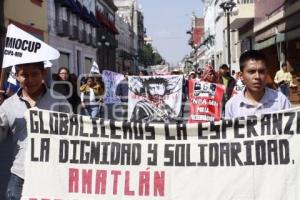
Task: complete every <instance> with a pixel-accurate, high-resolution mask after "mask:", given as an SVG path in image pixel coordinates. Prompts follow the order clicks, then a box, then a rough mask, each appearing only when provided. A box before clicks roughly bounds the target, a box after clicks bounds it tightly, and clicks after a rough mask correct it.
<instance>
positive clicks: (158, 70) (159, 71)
mask: <svg viewBox="0 0 300 200" xmlns="http://www.w3.org/2000/svg"><path fill="white" fill-rule="evenodd" d="M149 68H150V69H151V72H152V74H153V75H168V74H170V72H169V67H168V65H152V66H149Z"/></svg>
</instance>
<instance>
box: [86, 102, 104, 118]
mask: <svg viewBox="0 0 300 200" xmlns="http://www.w3.org/2000/svg"><path fill="white" fill-rule="evenodd" d="M99 112H100V108H99V105H87V106H86V107H85V108H84V114H85V115H88V116H91V117H93V118H94V117H99Z"/></svg>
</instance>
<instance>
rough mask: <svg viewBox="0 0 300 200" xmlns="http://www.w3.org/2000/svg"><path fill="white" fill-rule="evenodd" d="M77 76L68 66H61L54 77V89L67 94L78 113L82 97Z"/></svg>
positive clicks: (74, 110)
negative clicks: (79, 93) (78, 88)
mask: <svg viewBox="0 0 300 200" xmlns="http://www.w3.org/2000/svg"><path fill="white" fill-rule="evenodd" d="M76 81H77V80H76V76H75V75H73V76H72V74H70V71H69V69H68V68H66V67H60V68H59V69H58V72H57V74H56V77H55V78H54V83H53V84H54V85H53V89H54V90H55V91H57V92H59V93H61V94H63V95H64V96H66V98H67V100H68V101H69V103H70V104H71V105H72V109H73V112H74V113H78V105H79V103H80V98H79V96H78V94H77V84H76Z"/></svg>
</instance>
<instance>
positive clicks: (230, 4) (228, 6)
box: [220, 0, 237, 72]
mask: <svg viewBox="0 0 300 200" xmlns="http://www.w3.org/2000/svg"><path fill="white" fill-rule="evenodd" d="M235 7H236V3H235V2H234V1H233V0H223V2H222V3H221V4H220V8H222V10H221V11H222V12H224V14H225V15H226V17H227V51H228V53H227V56H228V65H229V71H230V72H231V52H230V15H231V14H236V12H237V9H234V8H235Z"/></svg>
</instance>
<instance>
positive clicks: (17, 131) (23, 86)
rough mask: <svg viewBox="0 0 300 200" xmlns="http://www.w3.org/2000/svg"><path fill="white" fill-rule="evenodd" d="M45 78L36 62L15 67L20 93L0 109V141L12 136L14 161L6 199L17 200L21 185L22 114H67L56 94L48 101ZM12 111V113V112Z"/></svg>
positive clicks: (49, 96) (23, 130)
mask: <svg viewBox="0 0 300 200" xmlns="http://www.w3.org/2000/svg"><path fill="white" fill-rule="evenodd" d="M45 76H46V73H45V69H44V63H43V62H36V63H29V64H20V65H17V66H16V78H17V80H18V82H19V83H20V89H19V90H18V92H17V93H16V94H14V95H13V96H11V97H10V98H8V99H7V100H5V101H4V103H3V104H2V105H1V106H0V133H1V134H0V141H1V140H4V139H5V138H6V137H7V135H8V134H12V135H13V141H14V144H15V145H16V146H15V148H14V161H13V166H12V168H11V177H10V180H9V183H8V188H7V199H20V198H21V192H22V185H23V183H24V156H25V146H26V142H27V140H26V138H27V130H26V122H25V119H24V117H23V115H24V112H25V111H26V110H27V109H29V108H32V107H38V108H40V109H45V110H55V111H58V112H70V111H71V106H70V105H69V103H68V102H67V100H66V99H65V98H64V97H63V96H62V95H60V94H59V93H55V92H54V93H53V94H55V97H60V98H59V99H55V98H53V97H52V95H51V93H50V91H49V89H47V88H46V86H45V85H44V83H43V80H44V77H45ZM12 108H14V109H12Z"/></svg>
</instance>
